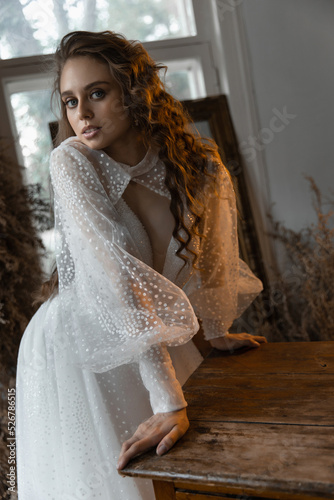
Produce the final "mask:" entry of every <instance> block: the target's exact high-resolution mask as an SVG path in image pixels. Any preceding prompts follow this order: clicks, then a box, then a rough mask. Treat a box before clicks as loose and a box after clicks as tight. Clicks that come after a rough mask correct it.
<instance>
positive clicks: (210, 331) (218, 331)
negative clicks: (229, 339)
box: [202, 318, 231, 340]
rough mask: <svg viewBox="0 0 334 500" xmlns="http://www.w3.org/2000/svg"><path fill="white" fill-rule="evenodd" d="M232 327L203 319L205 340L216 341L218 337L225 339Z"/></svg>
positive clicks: (218, 321)
mask: <svg viewBox="0 0 334 500" xmlns="http://www.w3.org/2000/svg"><path fill="white" fill-rule="evenodd" d="M230 326H231V325H227V324H226V323H225V322H224V321H220V320H217V319H209V318H204V319H202V327H203V332H204V338H205V339H206V340H211V339H216V338H217V337H225V335H226V334H227V333H228V329H229V327H230Z"/></svg>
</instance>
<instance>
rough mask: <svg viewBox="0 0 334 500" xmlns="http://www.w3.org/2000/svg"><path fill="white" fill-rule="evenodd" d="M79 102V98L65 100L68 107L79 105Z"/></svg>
mask: <svg viewBox="0 0 334 500" xmlns="http://www.w3.org/2000/svg"><path fill="white" fill-rule="evenodd" d="M77 102H78V101H77V99H68V100H67V101H65V106H67V107H68V108H74V107H75V106H76V105H77Z"/></svg>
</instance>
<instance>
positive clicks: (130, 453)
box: [117, 434, 161, 470]
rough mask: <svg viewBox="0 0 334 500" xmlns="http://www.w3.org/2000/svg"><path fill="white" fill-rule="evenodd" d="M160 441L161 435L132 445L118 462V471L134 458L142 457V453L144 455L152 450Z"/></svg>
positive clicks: (149, 437) (155, 435)
mask: <svg viewBox="0 0 334 500" xmlns="http://www.w3.org/2000/svg"><path fill="white" fill-rule="evenodd" d="M160 439H161V435H159V434H154V435H152V436H148V437H146V438H143V439H140V440H139V441H136V442H134V443H132V444H131V446H130V447H129V448H128V449H127V450H126V451H124V453H121V454H120V456H119V458H118V462H117V469H118V470H120V469H123V468H124V467H125V466H126V464H127V463H128V462H129V461H130V460H131V459H132V458H134V457H136V456H137V455H140V454H141V453H144V452H145V451H147V450H149V449H150V448H152V446H155V445H156V444H158V443H159V441H160Z"/></svg>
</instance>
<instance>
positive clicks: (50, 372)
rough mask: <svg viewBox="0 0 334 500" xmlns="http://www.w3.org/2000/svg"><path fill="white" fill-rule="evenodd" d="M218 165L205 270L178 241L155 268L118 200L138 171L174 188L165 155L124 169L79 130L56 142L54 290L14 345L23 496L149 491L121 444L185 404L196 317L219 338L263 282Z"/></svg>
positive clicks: (139, 177)
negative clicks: (251, 263)
mask: <svg viewBox="0 0 334 500" xmlns="http://www.w3.org/2000/svg"><path fill="white" fill-rule="evenodd" d="M222 172H223V174H222V182H221V183H219V184H218V185H219V186H220V189H221V193H220V196H218V197H217V196H216V194H214V193H213V192H211V191H208V193H207V210H206V213H207V216H206V222H205V227H204V232H205V235H206V238H205V239H204V243H203V246H202V248H198V250H199V251H200V255H201V257H200V262H199V269H201V271H199V270H198V271H194V270H192V268H191V266H185V267H183V268H182V266H183V261H182V259H180V258H179V257H176V256H175V252H176V249H177V242H176V241H175V240H174V238H172V239H171V241H170V244H169V247H168V250H167V254H166V259H165V263H164V266H163V272H162V273H161V274H159V273H157V272H155V271H154V270H153V269H152V262H153V260H152V259H153V257H152V249H151V245H150V240H149V237H148V234H147V232H146V230H145V228H144V227H143V226H142V224H141V223H140V221H139V219H138V218H137V216H136V215H135V214H134V213H133V212H132V210H131V209H130V208H129V206H128V205H127V204H126V203H125V201H124V199H123V198H122V194H123V193H124V191H125V189H126V187H127V185H128V183H129V182H130V180H132V181H134V182H137V183H139V184H142V185H144V186H146V187H148V188H149V189H151V190H152V191H154V192H155V193H157V194H159V195H161V196H165V197H169V191H168V190H167V189H166V187H165V185H164V177H165V170H164V165H163V163H162V162H161V161H160V160H159V159H158V156H157V155H156V154H155V153H154V152H152V151H151V150H149V152H148V153H147V155H146V156H145V158H144V159H143V160H142V161H141V162H140V163H139V164H138V165H137V166H135V167H129V166H126V165H122V164H119V163H116V162H115V161H114V160H112V159H111V158H110V157H108V156H107V155H106V154H105V153H103V152H101V151H94V150H90V149H89V148H87V147H86V146H84V145H83V144H81V143H80V142H79V141H78V140H77V139H76V138H70V139H68V140H67V141H65V142H64V143H63V144H62V145H61V146H60V147H59V148H57V149H56V150H55V151H54V152H53V154H52V157H51V178H52V183H53V188H54V196H55V200H54V201H55V229H56V233H57V246H56V258H57V268H58V272H59V293H58V295H56V296H55V297H54V298H53V299H49V300H48V301H47V302H45V303H44V304H43V305H42V306H41V307H40V308H39V310H38V311H37V313H36V314H35V315H34V317H33V318H32V319H31V321H30V323H29V325H28V327H27V329H26V331H25V333H24V335H23V337H22V340H21V344H20V350H19V357H18V365H17V413H16V421H17V429H16V431H17V466H18V493H19V500H79V499H87V500H88V499H103V500H119V499H124V500H153V499H154V493H153V488H152V484H151V482H150V481H145V480H134V479H130V478H122V477H120V476H119V474H118V472H117V470H116V462H117V458H118V454H119V451H120V447H121V444H122V442H123V441H124V440H126V439H127V438H128V437H130V436H131V435H132V433H133V432H134V431H135V429H136V428H137V426H138V424H139V423H141V422H142V421H143V420H145V419H147V418H149V417H150V416H151V415H152V411H153V412H154V413H157V412H164V411H172V410H176V409H180V408H183V407H185V406H186V402H185V400H184V397H183V393H182V390H181V384H183V383H184V382H185V380H186V379H187V378H188V377H189V376H190V374H191V373H192V372H193V371H194V370H195V369H196V367H197V366H198V365H199V363H200V362H201V360H202V358H201V355H200V354H199V352H198V350H197V349H196V347H195V346H194V344H193V343H192V341H191V340H190V339H191V337H192V336H193V335H194V334H195V333H196V331H197V329H198V323H197V318H196V314H197V315H198V316H199V317H200V318H201V319H202V321H203V326H204V330H205V334H206V337H207V338H213V337H215V336H220V335H224V333H225V332H226V331H227V329H228V327H229V326H230V324H231V322H232V321H233V319H234V318H236V317H237V316H238V315H239V314H240V313H241V312H242V310H243V309H245V307H247V305H249V303H250V302H251V301H252V300H253V298H254V297H255V296H256V295H257V294H258V293H259V292H260V290H261V283H260V282H259V280H258V279H257V278H255V276H254V275H252V273H251V272H250V270H249V269H248V268H247V266H246V265H245V264H244V263H243V262H241V261H239V258H238V250H237V236H236V210H235V199H234V193H233V190H232V187H231V185H230V183H229V180H228V177H227V176H226V174H224V171H223V170H222ZM186 217H189V215H187V214H186ZM194 244H195V245H196V244H197V243H196V241H195V242H194ZM195 313H196V314H195ZM171 357H172V359H173V364H172V362H171ZM173 365H174V368H175V370H176V376H175V371H174V369H173Z"/></svg>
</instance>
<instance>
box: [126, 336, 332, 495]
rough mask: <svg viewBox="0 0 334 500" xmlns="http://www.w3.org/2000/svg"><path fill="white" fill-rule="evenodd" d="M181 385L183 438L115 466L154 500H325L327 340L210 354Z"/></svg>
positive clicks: (328, 479) (328, 468) (328, 472)
mask: <svg viewBox="0 0 334 500" xmlns="http://www.w3.org/2000/svg"><path fill="white" fill-rule="evenodd" d="M184 390H185V396H186V399H187V401H188V403H189V411H188V415H189V420H190V429H189V431H188V432H187V433H186V435H185V436H184V437H183V438H182V440H180V441H179V442H178V443H177V444H176V445H175V447H174V448H173V449H172V450H171V451H170V452H169V453H168V454H166V455H165V456H163V457H158V456H156V455H155V453H154V451H152V452H149V453H147V454H145V455H143V456H142V457H138V458H136V459H134V460H133V461H132V462H130V464H129V465H128V467H127V468H126V469H124V470H123V472H124V474H126V475H129V476H137V477H146V478H151V479H153V481H154V488H155V493H156V498H157V500H217V499H229V500H232V499H239V500H246V499H247V500H251V499H257V498H261V499H263V498H266V499H279V500H287V499H294V500H297V499H299V500H302V499H308V500H310V499H317V500H318V499H324V498H326V499H330V498H331V499H334V342H291V343H290V342H289V343H288V342H284V343H270V344H269V343H268V344H265V345H262V346H261V347H260V348H257V349H251V350H243V351H236V352H235V353H232V354H230V353H222V352H220V353H219V352H218V351H214V352H213V353H212V354H211V355H210V356H209V357H208V358H207V359H205V360H204V361H203V363H202V364H201V366H200V367H199V368H198V369H197V370H196V372H195V373H194V374H193V375H192V376H191V378H190V379H189V380H188V382H187V383H186V385H185V387H184Z"/></svg>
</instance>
